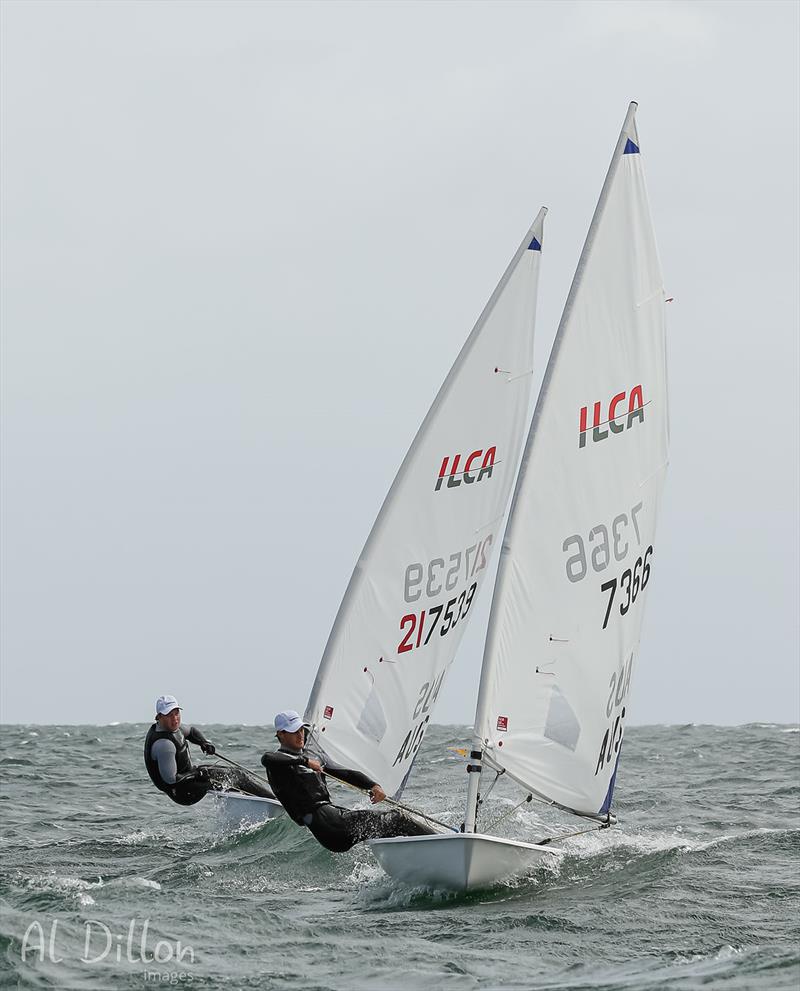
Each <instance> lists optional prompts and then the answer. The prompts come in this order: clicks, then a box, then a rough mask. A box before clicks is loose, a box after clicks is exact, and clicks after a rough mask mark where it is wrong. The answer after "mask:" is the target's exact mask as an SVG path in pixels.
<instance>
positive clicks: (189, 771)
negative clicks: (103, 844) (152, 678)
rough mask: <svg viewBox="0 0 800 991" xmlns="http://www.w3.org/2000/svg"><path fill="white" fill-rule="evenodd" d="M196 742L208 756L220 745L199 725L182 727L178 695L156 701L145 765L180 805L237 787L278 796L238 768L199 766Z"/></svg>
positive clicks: (146, 744)
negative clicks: (194, 752)
mask: <svg viewBox="0 0 800 991" xmlns="http://www.w3.org/2000/svg"><path fill="white" fill-rule="evenodd" d="M189 743H194V744H196V745H197V746H198V747H200V749H201V750H202V751H203V753H204V754H207V755H208V756H213V755H214V754H215V753H216V748H215V746H214V744H213V743H211V742H210V740H207V739H206V737H205V736H204V735H203V733H202V732H201V731H200V730H199V729H198V728H197V727H196V726H189V727H184V728H181V706H180V705H179V704H178V700H177V699H176V698H175V696H174V695H161V696H160V697H159V698H158V699H157V700H156V721H155V722H154V723H153V725H152V726H151V727H150V729H149V730H148V731H147V736H146V737H145V741H144V764H145V767H146V768H147V773H148V774H149V775H150V780H151V781H152V782H153V784H154V785H155V786H156V788H158V789H159V790H160V791H163V792H164V793H165V794H167V795H169V797H170V798H171V799H172V801H173V802H177V803H178V805H194V804H195V803H196V802H199V801H200V799H201V798H204V797H205V795H206V794H207V793H208V792H209V791H225V790H228V789H235V790H238V791H242V792H246V793H247V794H249V795H257V796H258V797H259V798H274V797H275V796H274V795H273V794H272V792H271V791H270V790H269V788H267V787H266V786H265V785H262V784H261V782H259V781H258V780H257V779H256V778H254V777H252V776H251V775H249V774H246V773H245V772H244V771H243V770H239V769H237V768H234V767H232V768H230V769H226V768H222V767H219V766H217V765H214V764H199V765H198V766H197V767H195V766H194V765H193V764H192V758H191V756H190V754H189Z"/></svg>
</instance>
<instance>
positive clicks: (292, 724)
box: [275, 709, 307, 750]
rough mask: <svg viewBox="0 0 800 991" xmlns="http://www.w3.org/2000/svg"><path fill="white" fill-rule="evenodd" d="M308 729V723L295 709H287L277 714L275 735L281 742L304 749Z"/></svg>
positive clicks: (296, 748)
mask: <svg viewBox="0 0 800 991" xmlns="http://www.w3.org/2000/svg"><path fill="white" fill-rule="evenodd" d="M306 729H307V726H306V724H305V723H304V722H303V720H302V719H301V717H300V715H299V713H297V712H295V711H294V709H286V711H285V712H279V713H278V714H277V715H276V716H275V735H276V736H277V737H278V739H279V740H280V741H281V744H286V745H287V746H289V747H293V748H294V749H295V750H302V748H303V746H304V744H305V742H306Z"/></svg>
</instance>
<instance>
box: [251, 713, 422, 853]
mask: <svg viewBox="0 0 800 991" xmlns="http://www.w3.org/2000/svg"><path fill="white" fill-rule="evenodd" d="M275 731H276V736H277V737H278V740H279V741H280V749H279V750H277V751H273V752H269V753H266V754H264V756H263V757H262V758H261V763H262V764H263V765H264V767H266V769H267V777H268V778H269V783H270V785H271V786H272V790H273V791H274V792H275V795H276V796H277V798H278V800H279V801H280V802H281V804H282V805H283V807H284V808H285V809H286V811H287V812H288V814H289V815H290V816H291V817H292V819H294V821H295V822H296V823H297V824H298V826H307V827H308V828H309V829H310V830H311V832H312V833H313V834H314V836H315V838H316V839H317V840H318V841H319V842H320V843H321V844H322V845H323V846H324V847H326V848H327V849H328V850H332V851H333V852H334V853H344V851H345V850H349V849H350V847H351V846H353V845H354V844H356V843H361V842H362V841H363V840H369V839H384V838H386V837H389V836H424V835H426V834H429V833H433V832H435V830H433V829H428V828H427V827H426V826H423V825H422V824H421V823H418V822H416V821H415V820H414V819H412V818H411V817H410V816H407V815H405V814H404V813H403V812H400V811H399V809H392V810H391V811H389V812H370V811H369V810H368V809H361V810H351V809H342V808H339V806H338V805H333V804H332V803H331V796H330V795H329V794H328V788H327V785H326V784H325V771H326V770H328V771H329V772H330V774H331V775H332V776H333V777H336V778H339V779H341V780H342V781H344V782H346V783H347V784H351V785H355V786H356V787H357V788H363V789H364V790H365V791H368V792H369V800H370V801H371V802H372V803H373V804H375V803H376V802H382V801H383V800H384V798H386V793H385V792H384V790H383V789H382V788H381V786H380V785H379V784H377V783H376V782H375V781H370V779H369V778H368V777H367V776H366V775H365V774H362V773H361V771H351V770H349V769H348V768H345V767H337V766H335V765H334V764H332V763H331V762H330V761H328V762H326V764H325V765H324V766H323V764H322V763H321V761H319V760H317V759H316V758H314V757H311V756H310V755H309V754H307V753H306V751H305V736H306V730H305V726H304V724H303V720H302V719H301V718H300V716H299V715H298V714H297V713H296V712H293V711H292V710H289V711H287V712H279V713H278V715H277V716H276V717H275Z"/></svg>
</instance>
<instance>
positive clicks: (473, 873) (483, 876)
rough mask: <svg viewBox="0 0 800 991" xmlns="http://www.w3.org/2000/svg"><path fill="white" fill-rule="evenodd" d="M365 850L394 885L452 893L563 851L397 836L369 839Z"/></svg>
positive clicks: (494, 840) (468, 838) (477, 838)
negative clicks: (395, 883)
mask: <svg viewBox="0 0 800 991" xmlns="http://www.w3.org/2000/svg"><path fill="white" fill-rule="evenodd" d="M369 846H370V848H371V850H372V852H373V854H374V855H375V857H376V859H377V861H378V863H379V864H380V865H381V867H382V868H383V869H384V870H385V871H386V873H387V874H389V875H390V876H391V877H393V878H395V879H396V880H398V881H402V882H403V883H404V884H408V885H423V886H425V887H428V888H446V889H448V890H451V891H468V890H469V889H471V888H486V887H490V886H491V885H493V884H497V883H498V882H500V881H503V880H506V879H507V878H510V877H513V876H514V875H516V874H522V873H524V872H525V871H526V870H528V869H530V868H531V867H533V866H535V865H536V864H538V863H539V862H540V861H541V860H542V859H543V858H544V857H547V856H548V855H549V854H553V853H560V852H561V851H560V850H558V849H556V848H554V847H551V846H539V845H537V844H535V843H521V842H519V841H518V840H506V839H501V838H499V837H497V836H485V835H483V834H482V833H442V834H438V835H436V836H396V837H393V838H391V839H386V840H370V841H369Z"/></svg>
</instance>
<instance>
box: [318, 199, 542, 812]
mask: <svg viewBox="0 0 800 991" xmlns="http://www.w3.org/2000/svg"><path fill="white" fill-rule="evenodd" d="M545 212H546V211H545V210H542V211H540V213H539V215H538V216H537V218H536V220H535V222H534V224H533V226H532V227H531V229H530V230H529V231H528V233H527V235H526V236H525V239H524V240H523V242H522V244H521V245H520V247H519V249H518V251H517V252H516V254H515V256H514V258H513V259H512V261H511V263H510V265H509V267H508V269H507V270H506V272H505V274H504V275H503V278H502V279H501V280H500V283H499V285H498V287H497V289H496V290H495V292H494V293H493V295H492V297H491V299H490V300H489V302H488V303H487V305H486V307H485V309H484V311H483V313H482V314H481V317H480V319H479V320H478V322H477V324H476V325H475V328H474V329H473V331H472V333H471V334H470V336H469V337H468V339H467V341H466V343H465V344H464V347H463V348H462V350H461V353H460V354H459V356H458V358H457V359H456V361H455V364H454V365H453V367H452V369H451V370H450V372H449V374H448V376H447V378H446V379H445V381H444V384H443V385H442V387H441V389H440V391H439V394H438V395H437V397H436V400H435V401H434V403H433V406H432V407H431V409H430V411H429V412H428V415H427V416H426V418H425V420H424V421H423V423H422V426H421V427H420V429H419V431H418V433H417V436H416V438H415V440H414V442H413V444H412V445H411V448H410V449H409V451H408V454H407V455H406V457H405V460H404V461H403V463H402V465H401V467H400V470H399V472H398V474H397V477H396V478H395V480H394V483H393V484H392V487H391V489H390V490H389V493H388V495H387V496H386V499H385V501H384V503H383V506H382V508H381V511H380V513H379V515H378V518H377V520H376V521H375V524H374V526H373V528H372V531H371V533H370V535H369V537H368V539H367V543H366V545H365V547H364V550H363V552H362V554H361V557H360V558H359V560H358V563H357V564H356V567H355V570H354V572H353V575H352V578H351V579H350V583H349V585H348V588H347V591H346V592H345V596H344V599H343V601H342V604H341V606H340V608H339V612H338V615H337V617H336V621H335V622H334V625H333V629H332V630H331V634H330V637H329V639H328V643H327V646H326V648H325V652H324V654H323V657H322V661H321V663H320V667H319V671H318V673H317V678H316V681H315V683H314V687H313V690H312V693H311V697H310V699H309V702H308V706H307V708H306V713H305V718H306V721H307V722H309V723H310V724H311V725H312V727H313V729H312V734H313V736H314V737H315V739H316V742H317V744H318V745H319V746H320V747H321V748H322V749H323V750H324V751H325V753H326V754H328V755H329V756H330V757H331V758H332V759H334V760H337V761H339V762H340V763H342V764H343V765H345V766H348V767H356V768H358V769H360V770H363V771H364V772H365V773H367V774H368V775H370V776H371V777H373V778H374V779H375V780H376V781H378V782H380V783H381V785H382V786H383V788H384V789H385V791H386V792H387V794H390V795H391V794H396V793H397V792H398V791H399V790H401V788H402V786H403V783H404V780H405V778H406V776H407V774H408V772H409V770H410V768H411V765H412V763H413V760H414V757H415V755H416V753H417V751H418V750H419V746H420V744H421V742H422V739H423V736H424V734H425V730H426V727H427V725H428V723H429V721H430V718H431V714H432V712H433V706H434V703H435V701H436V698H437V696H438V694H439V692H440V689H441V687H442V683H443V681H444V678H445V675H446V673H447V670H448V668H449V667H450V664H451V663H452V661H453V658H454V656H455V653H456V650H457V649H458V645H459V643H460V641H461V636H462V634H463V632H464V628H465V626H466V622H467V620H468V619H469V616H470V615H471V613H472V611H474V610H473V608H472V607H473V602H474V599H475V596H476V595H477V594H478V591H479V589H480V585H481V583H482V581H483V580H484V578H485V576H486V574H487V572H488V564H489V560H490V557H491V554H492V550H493V548H494V546H496V545H497V543H498V542H499V532H498V528H499V526H500V523H501V521H502V517H503V514H504V512H505V508H506V504H507V502H508V497H509V494H510V492H511V486H512V483H513V480H514V475H515V470H516V467H517V463H518V460H519V452H520V449H521V446H522V441H523V438H524V434H525V426H526V422H527V415H528V409H529V401H530V390H531V371H532V369H531V366H532V361H533V329H534V316H535V309H536V291H537V283H538V273H539V264H540V258H541V243H542V227H543V222H544V215H545Z"/></svg>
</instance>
